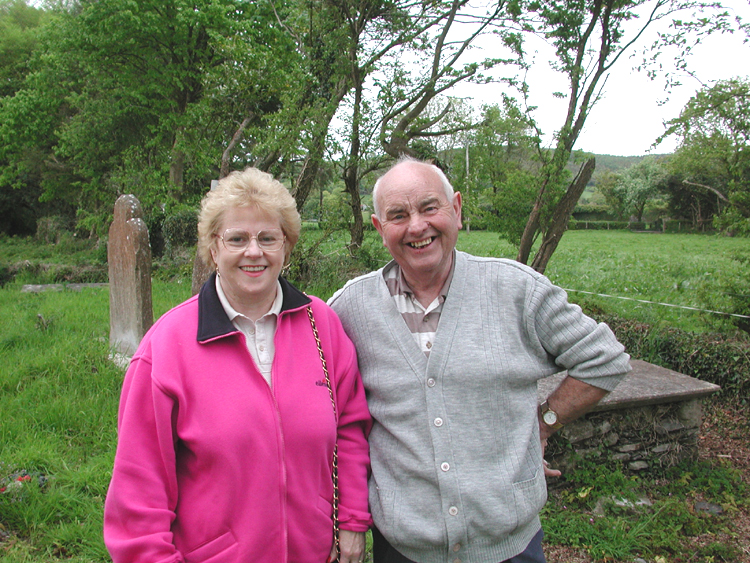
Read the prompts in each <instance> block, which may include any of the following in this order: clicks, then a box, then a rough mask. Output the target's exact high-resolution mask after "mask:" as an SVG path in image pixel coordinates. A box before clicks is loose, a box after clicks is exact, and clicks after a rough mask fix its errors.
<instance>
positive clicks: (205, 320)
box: [198, 272, 312, 342]
mask: <svg viewBox="0 0 750 563" xmlns="http://www.w3.org/2000/svg"><path fill="white" fill-rule="evenodd" d="M279 283H280V284H281V292H282V295H283V299H282V302H281V314H282V315H283V314H284V312H286V311H293V310H295V309H299V308H301V307H306V306H307V305H309V304H310V303H312V300H311V299H310V298H309V297H308V296H307V295H305V294H304V293H302V292H301V291H300V290H299V289H297V288H296V287H294V286H293V285H292V284H291V283H289V282H288V281H287V280H286V279H284V278H281V277H280V278H279ZM234 332H237V328H235V326H234V325H233V324H232V321H230V320H229V317H227V314H226V312H225V311H224V307H222V306H221V301H219V294H218V293H217V292H216V272H214V273H212V274H211V275H210V276H209V278H208V280H206V283H204V284H203V287H201V290H200V293H199V294H198V342H206V341H208V340H213V339H214V338H220V337H222V336H226V335H228V334H232V333H234Z"/></svg>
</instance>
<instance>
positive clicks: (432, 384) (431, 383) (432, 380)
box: [427, 378, 437, 387]
mask: <svg viewBox="0 0 750 563" xmlns="http://www.w3.org/2000/svg"><path fill="white" fill-rule="evenodd" d="M436 384H437V381H435V380H434V379H433V378H430V379H428V380H427V387H435V385H436Z"/></svg>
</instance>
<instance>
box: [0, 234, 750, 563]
mask: <svg viewBox="0 0 750 563" xmlns="http://www.w3.org/2000/svg"><path fill="white" fill-rule="evenodd" d="M368 241H369V242H368V246H367V248H368V249H367V251H366V252H367V253H368V254H367V263H368V264H370V266H371V267H372V266H375V265H377V264H379V263H382V260H383V259H384V255H383V253H382V250H381V245H380V243H379V241H378V239H377V236H376V234H375V233H368ZM326 244H328V246H324V247H323V249H324V254H325V255H327V256H335V257H336V260H334V261H333V262H332V263H331V264H332V265H331V264H328V266H325V264H326V263H325V261H324V262H323V263H322V264H323V265H322V266H321V268H324V267H327V268H328V270H325V269H320V270H318V269H315V270H314V271H313V276H312V277H311V279H312V278H314V277H315V276H316V275H318V277H323V275H325V278H326V282H325V283H320V284H319V286H320V288H321V289H320V291H319V292H318V291H312V292H313V293H322V294H323V295H322V296H323V297H327V295H325V293H326V292H331V291H332V290H333V289H335V287H336V284H338V283H341V282H340V279H341V276H342V275H346V276H348V275H353V273H355V272H354V271H353V270H350V269H349V268H351V267H352V263H351V262H350V261H348V259H346V252H345V251H343V250H342V249H340V246H339V247H337V244H340V243H337V242H336V241H332V242H330V243H326ZM6 246H7V247H9V248H5V247H6ZM748 246H750V241H747V240H746V239H727V238H718V237H705V236H697V235H641V234H631V233H621V232H617V233H613V232H601V231H596V232H584V231H574V232H569V233H567V234H566V235H565V237H564V239H563V242H562V244H561V246H560V249H559V250H558V252H557V254H555V256H554V257H553V259H552V262H551V263H550V266H549V268H548V271H547V274H548V275H549V276H550V278H551V279H552V280H553V281H555V282H556V283H559V284H561V285H563V286H564V287H568V288H573V289H583V290H586V291H592V292H600V293H608V294H615V295H624V296H633V297H638V298H643V299H653V300H660V301H661V300H663V301H666V302H672V303H676V304H690V305H695V304H700V303H702V302H703V301H702V299H703V298H702V297H701V295H703V293H705V294H706V295H714V294H720V293H721V292H722V291H723V290H724V289H723V288H725V287H727V286H729V285H730V282H731V281H732V280H735V281H736V279H737V278H742V277H743V276H744V279H745V280H747V279H750V272H748V271H747V268H748V263H747V261H746V262H744V263H742V262H738V261H735V260H733V259H732V256H734V255H738V254H742V253H747V252H748ZM459 247H460V248H461V249H464V250H468V251H470V252H473V253H476V254H480V255H491V256H505V257H513V256H514V254H515V251H514V250H513V249H512V248H511V247H510V246H509V245H507V244H506V243H504V242H502V241H500V240H499V239H498V238H497V236H496V235H494V234H492V233H481V232H479V233H478V232H474V233H471V234H466V233H462V234H461V236H460V240H459ZM23 249H26V250H28V251H29V252H32V251H33V253H34V255H33V259H34V260H44V261H49V262H53V261H56V262H57V263H63V264H64V263H65V256H64V255H61V254H60V253H59V252H58V253H57V254H55V251H54V248H49V247H45V246H44V245H39V244H37V243H34V242H30V241H23V240H8V239H3V240H0V262H5V263H9V262H12V261H16V260H23V259H29V260H31V258H26V256H27V255H26V254H24V250H23ZM58 250H59V249H58ZM78 252H83V251H80V250H76V254H75V256H76V258H75V260H77V261H79V262H78V263H85V262H86V260H85V259H84V258H83V257H82V256H83V255H79V254H77V253H78ZM89 252H94V253H96V252H98V251H96V250H91V249H90V250H89ZM84 254H85V253H84ZM344 266H345V267H344ZM178 271H181V272H183V277H179V276H165V280H164V281H162V280H161V279H157V280H156V281H154V285H153V302H154V312H155V316H156V317H158V316H159V315H161V314H162V313H163V312H165V311H166V310H167V309H169V308H170V307H172V306H174V305H176V304H178V303H180V302H181V301H183V300H184V299H186V298H187V297H188V296H189V294H190V280H189V279H188V278H187V277H184V274H185V273H186V272H187V269H186V268H178ZM166 278H168V280H167V279H166ZM337 280H339V281H337ZM22 281H30V282H31V281H35V280H33V279H32V280H30V279H28V278H26V279H23V280H17V281H15V282H10V283H8V284H7V285H5V287H3V288H2V289H0V311H2V316H3V330H2V331H1V332H0V356H1V357H2V360H0V487H3V486H6V487H7V483H8V481H9V480H12V479H15V478H17V477H22V476H25V475H28V476H29V480H22V481H17V483H18V485H11V486H10V487H8V489H7V490H6V491H5V492H3V493H0V560H2V561H3V562H4V563H5V562H8V563H16V562H19V563H20V562H24V563H38V562H48V561H57V560H65V561H72V562H75V563H78V562H81V563H82V562H98V561H107V560H108V558H107V554H106V551H105V549H104V547H103V543H102V540H101V525H102V506H103V500H104V496H105V493H106V489H107V485H108V482H109V478H110V471H111V467H112V459H113V455H114V447H115V442H116V417H117V403H118V399H119V393H120V386H121V383H122V375H123V372H122V370H121V369H119V368H117V367H115V366H114V365H113V364H112V363H110V361H109V360H108V352H109V350H108V333H109V319H108V308H109V305H108V290H107V289H106V288H102V289H86V290H83V291H82V292H80V293H78V292H73V291H63V292H47V293H40V294H30V293H21V292H20V288H21V282H22ZM306 289H309V288H307V287H306ZM571 298H572V299H573V300H575V299H576V298H577V294H574V293H571ZM717 299H718V298H717ZM601 302H602V303H604V304H606V305H607V307H611V308H615V310H616V311H617V309H616V308H617V307H621V308H622V312H623V313H624V314H626V316H627V315H631V316H632V315H641V316H644V317H646V318H649V319H656V320H657V321H658V322H668V323H674V324H675V325H678V324H679V325H680V326H695V327H696V329H698V330H704V329H706V328H707V327H713V326H714V325H713V324H711V323H714V322H715V319H713V317H711V316H707V315H705V314H699V313H695V312H690V311H680V310H674V311H673V310H671V309H670V308H662V307H657V306H650V305H643V304H632V303H630V302H622V303H618V302H617V300H612V301H609V300H605V299H603V298H602V299H601ZM719 305H721V302H720V301H716V307H717V308H718V307H719ZM712 319H713V320H712ZM744 430H745V431H746V430H747V429H746V428H745V429H744ZM681 479H682V482H681V481H680V480H681ZM566 483H567V485H566V487H564V488H562V489H560V490H559V491H555V492H553V494H552V495H551V498H550V503H549V504H548V507H547V509H545V513H544V514H543V517H544V520H545V528H546V530H547V541H549V542H557V543H567V544H568V545H573V546H579V547H581V548H583V549H585V550H586V551H588V552H589V553H590V554H591V555H592V556H593V557H594V558H595V559H596V560H599V561H605V560H606V561H631V560H632V559H633V558H634V557H635V556H641V557H647V556H649V554H665V555H666V556H667V560H668V561H695V562H705V563H708V562H709V561H731V560H733V559H732V558H731V557H732V556H733V553H734V552H733V551H732V549H731V545H726V543H725V542H724V543H722V541H719V540H717V541H716V542H713V543H712V544H710V545H708V546H707V547H705V548H704V552H701V553H699V554H697V555H695V554H694V553H693V551H694V550H693V551H690V552H689V553H688V551H687V549H688V548H686V547H684V546H685V545H686V543H685V542H686V538H687V537H688V536H693V535H696V534H707V535H710V534H713V533H719V532H720V531H721V530H725V529H729V522H730V521H731V517H732V510H736V509H737V507H741V506H746V505H747V500H745V499H747V497H748V494H747V490H746V486H745V484H744V483H743V481H742V479H738V478H737V472H736V470H735V469H733V466H732V462H731V460H724V462H722V463H719V462H716V463H713V464H707V463H705V462H704V463H701V464H698V463H695V464H689V465H685V466H682V467H681V468H679V470H675V472H674V473H673V474H665V475H656V474H654V475H649V476H644V477H641V478H640V479H638V480H633V479H631V478H630V477H626V476H624V475H618V474H617V473H616V472H612V471H605V470H604V468H599V467H597V466H596V464H592V465H586V464H583V466H582V468H581V469H579V470H578V471H577V472H576V474H574V475H570V476H567V481H566ZM586 490H588V491H589V492H588V493H586V495H585V496H583V497H581V496H580V493H581V492H582V491H586ZM640 491H648V493H649V495H650V496H652V498H653V499H654V500H655V503H654V506H653V508H652V509H650V510H647V511H644V512H642V513H635V514H631V513H627V512H624V511H622V510H618V509H616V508H613V507H611V506H607V507H606V508H605V512H604V514H603V515H602V516H594V515H593V513H592V511H593V507H594V504H595V503H596V502H597V500H598V499H600V498H608V497H609V496H611V495H612V494H614V493H615V492H616V493H617V494H620V495H636V494H637V493H638V492H640ZM697 495H703V496H705V497H706V498H709V499H713V500H714V501H715V502H720V503H722V504H723V505H725V506H726V507H727V509H728V512H727V514H726V515H725V516H724V517H722V518H719V519H713V520H707V519H705V518H701V517H698V516H696V515H695V514H694V513H693V512H691V508H690V507H691V503H692V501H693V500H694V499H695V498H696V497H697ZM563 507H565V508H563ZM7 534H9V535H7ZM690 549H692V548H690ZM694 555H695V556H694ZM711 558H713V559H711ZM734 560H737V559H734Z"/></svg>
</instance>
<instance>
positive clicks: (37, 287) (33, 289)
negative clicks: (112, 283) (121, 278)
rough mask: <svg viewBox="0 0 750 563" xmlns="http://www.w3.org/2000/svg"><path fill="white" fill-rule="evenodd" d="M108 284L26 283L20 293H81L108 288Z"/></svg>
mask: <svg viewBox="0 0 750 563" xmlns="http://www.w3.org/2000/svg"><path fill="white" fill-rule="evenodd" d="M108 286H109V284H108V283H45V284H31V283H27V284H25V285H23V286H22V287H21V293H42V292H43V291H63V290H65V289H67V290H69V291H81V290H83V289H87V288H97V287H108Z"/></svg>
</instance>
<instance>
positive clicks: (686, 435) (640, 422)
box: [546, 399, 703, 472]
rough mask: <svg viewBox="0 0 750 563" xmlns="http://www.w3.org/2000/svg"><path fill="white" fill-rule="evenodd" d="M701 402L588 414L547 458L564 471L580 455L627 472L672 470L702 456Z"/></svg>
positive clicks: (556, 439) (553, 443) (556, 440)
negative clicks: (699, 454)
mask: <svg viewBox="0 0 750 563" xmlns="http://www.w3.org/2000/svg"><path fill="white" fill-rule="evenodd" d="M702 419H703V416H702V406H701V400H700V399H690V400H687V401H679V402H674V403H665V404H656V405H645V406H640V407H629V408H626V409H619V410H608V411H600V412H593V413H589V414H588V415H586V416H584V417H582V418H580V419H579V420H577V421H575V422H573V423H571V424H569V425H568V426H566V427H565V428H563V429H562V430H561V431H560V432H559V433H558V434H556V435H555V436H553V437H552V438H551V439H550V440H549V443H548V445H547V452H546V458H547V461H548V462H549V463H550V465H551V466H552V467H555V468H558V469H561V470H562V471H563V472H566V471H570V470H571V469H572V468H573V467H574V466H575V460H576V458H577V457H579V456H584V457H587V456H595V457H597V458H601V459H602V462H603V463H607V464H611V465H612V466H618V467H621V468H622V469H623V470H625V471H627V472H638V471H643V470H647V469H651V468H663V467H670V466H673V465H676V464H678V463H680V462H681V461H683V460H685V459H695V458H697V456H698V434H699V431H700V426H701V422H702Z"/></svg>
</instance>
